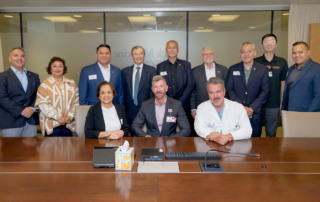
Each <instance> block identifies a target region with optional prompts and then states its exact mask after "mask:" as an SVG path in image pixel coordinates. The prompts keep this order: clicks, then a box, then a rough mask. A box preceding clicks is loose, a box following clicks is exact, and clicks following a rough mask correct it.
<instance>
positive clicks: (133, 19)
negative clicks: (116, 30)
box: [128, 16, 156, 23]
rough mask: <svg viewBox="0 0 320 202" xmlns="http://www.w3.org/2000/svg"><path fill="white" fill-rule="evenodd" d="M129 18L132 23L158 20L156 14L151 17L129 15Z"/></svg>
mask: <svg viewBox="0 0 320 202" xmlns="http://www.w3.org/2000/svg"><path fill="white" fill-rule="evenodd" d="M128 19H129V21H130V22H132V23H140V22H155V21H156V17H155V16H149V17H143V16H141V17H138V16H129V17H128Z"/></svg>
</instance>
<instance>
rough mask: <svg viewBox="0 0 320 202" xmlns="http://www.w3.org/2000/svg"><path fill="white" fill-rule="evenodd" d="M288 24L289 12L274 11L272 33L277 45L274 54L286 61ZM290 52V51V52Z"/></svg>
mask: <svg viewBox="0 0 320 202" xmlns="http://www.w3.org/2000/svg"><path fill="white" fill-rule="evenodd" d="M288 23H289V11H274V19H273V33H274V34H275V35H276V36H277V39H278V45H277V49H276V51H275V54H276V55H277V56H279V57H283V58H284V59H286V60H287V61H288ZM290 51H291V50H290Z"/></svg>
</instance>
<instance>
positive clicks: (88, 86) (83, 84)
mask: <svg viewBox="0 0 320 202" xmlns="http://www.w3.org/2000/svg"><path fill="white" fill-rule="evenodd" d="M96 58H97V62H96V63H94V64H92V65H89V66H86V67H84V68H82V70H81V73H80V80H79V102H80V105H94V104H97V103H98V102H99V99H98V98H97V96H96V95H97V88H98V85H99V83H101V82H102V81H109V82H111V83H112V84H113V85H114V86H115V88H116V92H117V96H116V97H114V98H113V103H117V104H121V105H123V81H122V74H121V70H120V69H119V68H118V67H116V66H114V65H111V64H110V60H111V48H110V46H109V45H107V44H101V45H100V46H98V47H97V52H96Z"/></svg>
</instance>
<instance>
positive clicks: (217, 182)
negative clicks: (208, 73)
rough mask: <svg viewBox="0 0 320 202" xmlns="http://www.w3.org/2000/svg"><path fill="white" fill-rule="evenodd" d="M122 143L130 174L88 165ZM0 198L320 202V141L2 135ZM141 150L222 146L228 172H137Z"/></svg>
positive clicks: (189, 166) (194, 168)
mask: <svg viewBox="0 0 320 202" xmlns="http://www.w3.org/2000/svg"><path fill="white" fill-rule="evenodd" d="M125 140H127V141H128V142H129V144H130V146H133V147H134V149H135V151H136V156H135V163H134V166H133V169H132V171H115V169H114V168H93V165H92V158H93V147H104V146H106V147H117V146H119V145H122V144H123V143H124V141H125ZM0 148H1V150H0V201H176V202H177V201H201V202H203V201H317V202H319V201H320V138H251V139H247V140H239V141H234V142H229V143H228V144H226V145H225V146H221V145H218V144H216V143H214V142H211V141H206V140H205V139H202V138H200V137H179V138H175V137H162V138H139V137H125V138H122V139H119V140H108V139H85V138H83V137H68V138H67V137H47V138H3V137H2V138H0ZM142 148H164V150H165V152H194V151H197V152H206V151H208V150H209V149H219V150H223V151H229V152H241V153H254V154H260V157H248V156H241V155H233V154H224V153H221V156H222V158H221V160H209V161H210V162H213V161H218V162H220V163H221V165H222V166H223V168H224V169H225V171H226V172H225V173H203V172H201V169H200V166H199V164H198V162H199V161H203V160H167V159H166V160H165V161H166V162H169V161H172V162H176V161H177V162H179V167H180V173H138V172H137V165H138V162H141V150H142Z"/></svg>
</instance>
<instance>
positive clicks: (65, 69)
mask: <svg viewBox="0 0 320 202" xmlns="http://www.w3.org/2000/svg"><path fill="white" fill-rule="evenodd" d="M55 61H60V62H62V64H63V74H65V73H67V72H68V71H67V69H68V68H67V66H66V62H65V61H64V59H62V58H59V57H53V58H51V60H50V62H49V64H48V67H47V68H46V70H47V72H48V74H51V65H52V64H53V63H54V62H55Z"/></svg>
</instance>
